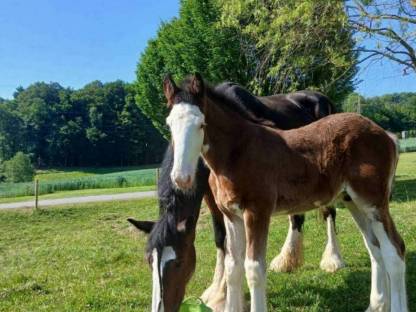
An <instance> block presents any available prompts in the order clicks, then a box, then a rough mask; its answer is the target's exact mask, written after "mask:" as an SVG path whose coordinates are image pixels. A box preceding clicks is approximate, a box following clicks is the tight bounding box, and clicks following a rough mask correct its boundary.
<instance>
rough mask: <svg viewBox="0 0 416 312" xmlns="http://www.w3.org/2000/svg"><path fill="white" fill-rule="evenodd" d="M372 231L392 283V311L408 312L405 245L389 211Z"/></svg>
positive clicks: (380, 218)
mask: <svg viewBox="0 0 416 312" xmlns="http://www.w3.org/2000/svg"><path fill="white" fill-rule="evenodd" d="M371 225H372V229H373V231H374V233H375V235H376V237H377V239H378V241H379V243H380V247H381V254H382V257H383V260H384V263H385V266H386V270H387V274H388V277H389V281H390V294H391V298H390V299H391V300H390V302H391V307H390V311H397V312H407V311H408V307H407V296H406V265H405V261H404V256H405V245H404V242H403V239H402V238H401V236H400V234H399V233H398V232H397V230H396V226H395V225H394V222H393V219H392V218H391V216H390V213H389V211H388V209H385V210H384V211H382V213H380V217H379V220H376V221H374V222H372V224H371Z"/></svg>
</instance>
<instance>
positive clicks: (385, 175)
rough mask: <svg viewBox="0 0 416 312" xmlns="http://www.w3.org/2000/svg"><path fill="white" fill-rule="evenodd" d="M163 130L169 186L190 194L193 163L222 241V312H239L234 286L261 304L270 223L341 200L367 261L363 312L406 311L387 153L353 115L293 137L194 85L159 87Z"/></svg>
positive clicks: (366, 123) (391, 147)
mask: <svg viewBox="0 0 416 312" xmlns="http://www.w3.org/2000/svg"><path fill="white" fill-rule="evenodd" d="M164 92H165V96H166V98H167V100H168V104H169V105H170V106H171V111H170V114H169V117H168V118H167V123H168V125H169V127H170V130H171V133H172V140H173V144H174V163H173V168H172V172H171V178H172V181H173V182H174V184H176V186H177V187H178V188H181V189H182V190H184V191H188V192H192V183H193V180H194V174H195V170H196V164H197V161H198V157H199V155H200V154H201V155H202V157H203V159H204V160H205V162H206V164H207V165H208V167H209V168H210V170H211V174H210V178H209V183H210V187H211V189H212V191H213V195H214V198H215V201H216V203H217V205H218V206H219V208H220V209H221V211H222V213H223V214H224V219H225V225H226V232H227V253H226V259H225V275H226V282H227V297H226V304H225V311H237V312H241V311H243V290H242V285H243V276H244V272H245V274H246V279H247V282H248V286H249V289H250V295H251V311H252V312H253V311H257V312H260V311H261V312H263V311H266V310H267V304H266V263H265V254H266V243H267V235H268V227H269V221H270V217H271V215H272V213H280V214H296V213H301V212H304V211H307V210H310V209H313V208H318V207H320V206H322V205H327V204H329V203H331V202H332V201H334V200H335V199H337V198H339V197H340V198H342V199H344V200H345V204H346V205H347V207H348V209H349V210H350V212H351V214H352V216H353V218H354V220H355V221H356V223H357V225H358V227H359V229H360V230H361V232H362V234H363V237H364V240H365V244H366V247H367V249H368V251H369V253H370V258H371V269H372V274H371V277H372V278H371V295H370V305H369V308H368V311H394V312H396V311H398V312H402V311H407V310H408V308H407V298H406V287H405V262H404V253H405V247H404V242H403V240H402V239H401V237H400V235H399V234H398V232H397V230H396V227H395V225H394V222H393V220H392V218H391V216H390V213H389V197H390V192H391V184H392V180H393V177H394V174H395V168H396V164H397V161H398V152H397V145H396V141H395V139H394V138H392V137H391V136H390V135H389V134H388V133H387V132H386V131H384V130H383V129H382V128H380V127H379V126H377V125H376V124H375V123H373V122H372V121H370V120H368V119H367V118H364V117H362V116H360V115H357V114H348V113H343V114H335V115H330V116H328V117H325V118H323V119H320V120H318V121H316V122H314V123H312V124H310V125H308V126H305V127H302V128H298V129H295V130H287V131H283V130H277V129H273V128H269V127H267V126H263V125H259V124H256V123H255V122H253V121H252V120H251V117H250V116H248V115H247V114H246V113H245V112H244V111H242V110H241V109H239V108H238V107H237V106H235V105H234V104H233V103H232V102H230V101H227V100H226V99H224V98H223V97H221V96H219V95H218V94H217V93H216V92H215V90H213V89H211V88H210V87H207V86H205V85H204V82H203V80H202V78H201V77H200V75H198V74H196V75H194V76H192V77H190V78H189V79H187V80H185V81H184V83H183V85H182V87H181V88H179V87H177V86H176V85H175V83H174V81H172V80H171V79H167V80H166V81H165V83H164Z"/></svg>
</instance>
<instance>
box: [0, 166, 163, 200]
mask: <svg viewBox="0 0 416 312" xmlns="http://www.w3.org/2000/svg"><path fill="white" fill-rule="evenodd" d="M129 169H130V170H127V168H104V169H84V170H75V171H59V170H55V171H48V172H43V173H40V174H38V177H39V181H40V183H39V194H51V193H57V192H62V191H73V190H86V189H108V188H122V187H133V186H154V185H155V184H156V169H155V168H148V169H134V168H131V167H130V168H129ZM132 169H133V170H132ZM117 170H123V171H117ZM33 195H34V185H33V182H27V183H0V198H11V197H20V196H33Z"/></svg>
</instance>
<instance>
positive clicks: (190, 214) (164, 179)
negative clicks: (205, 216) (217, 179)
mask: <svg viewBox="0 0 416 312" xmlns="http://www.w3.org/2000/svg"><path fill="white" fill-rule="evenodd" d="M172 167H173V147H172V145H171V144H169V146H168V148H167V150H166V152H165V156H164V158H163V162H162V165H161V168H160V176H159V180H158V198H159V208H160V209H159V210H160V212H161V215H160V219H159V221H157V222H156V224H155V226H154V227H153V229H152V231H151V233H150V234H149V238H148V241H147V253H148V254H149V253H151V252H152V250H153V249H155V248H156V250H157V251H158V252H161V251H162V250H163V248H164V247H166V246H175V245H177V244H178V242H180V241H181V237H182V235H184V234H185V235H186V232H188V231H189V230H191V228H192V227H194V226H195V225H196V222H197V220H198V216H199V210H200V206H201V201H202V198H203V196H204V194H205V190H206V188H207V187H208V176H209V169H208V168H207V167H206V166H205V164H204V163H203V161H202V160H201V159H200V160H199V162H198V169H197V173H196V176H195V189H194V191H193V192H190V193H184V192H182V191H180V190H178V189H176V188H175V186H174V185H173V182H172V180H171V178H170V172H171V170H172ZM184 220H185V222H186V223H185V225H186V226H185V229H186V230H185V233H184V232H183V231H179V230H178V228H177V225H178V223H179V222H182V221H184Z"/></svg>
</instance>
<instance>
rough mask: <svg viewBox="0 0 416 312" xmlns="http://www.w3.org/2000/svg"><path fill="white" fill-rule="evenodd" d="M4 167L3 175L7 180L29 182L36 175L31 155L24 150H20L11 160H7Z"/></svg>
mask: <svg viewBox="0 0 416 312" xmlns="http://www.w3.org/2000/svg"><path fill="white" fill-rule="evenodd" d="M2 167H3V168H2V171H3V172H2V175H4V177H5V179H6V181H7V182H13V183H16V182H29V181H32V179H33V176H34V175H35V170H34V168H33V166H32V163H31V161H30V157H29V156H28V155H26V154H23V153H22V152H18V153H17V154H16V155H14V156H13V157H12V158H11V159H10V160H6V161H5V162H4V163H3V165H2Z"/></svg>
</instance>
